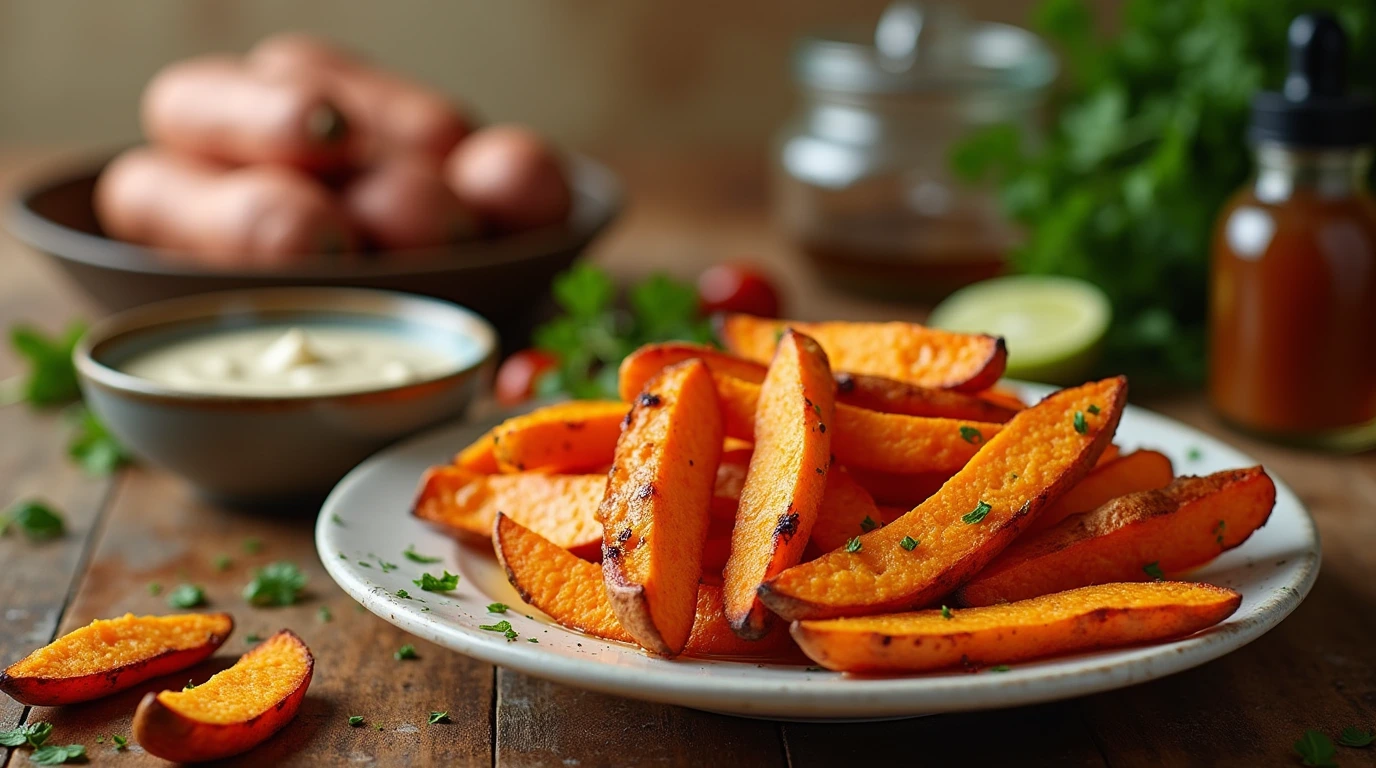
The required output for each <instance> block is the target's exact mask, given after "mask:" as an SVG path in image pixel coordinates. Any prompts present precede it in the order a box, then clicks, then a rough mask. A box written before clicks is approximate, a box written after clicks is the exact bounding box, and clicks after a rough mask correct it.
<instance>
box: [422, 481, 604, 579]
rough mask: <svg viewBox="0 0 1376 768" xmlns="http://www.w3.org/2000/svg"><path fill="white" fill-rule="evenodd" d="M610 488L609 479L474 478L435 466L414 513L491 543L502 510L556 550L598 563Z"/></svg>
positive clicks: (461, 535)
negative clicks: (600, 515) (601, 513)
mask: <svg viewBox="0 0 1376 768" xmlns="http://www.w3.org/2000/svg"><path fill="white" fill-rule="evenodd" d="M606 488H607V478H606V476H605V475H553V474H545V473H543V472H527V473H523V474H519V475H475V474H473V473H470V472H467V471H465V470H462V469H459V468H458V467H454V466H443V467H431V468H430V469H429V470H427V471H426V473H425V476H424V477H422V478H421V482H420V491H419V492H418V493H417V494H416V500H415V503H414V504H413V505H412V507H411V514H413V515H415V516H416V517H418V518H420V519H421V520H425V521H426V522H428V523H432V524H434V525H436V526H438V527H439V528H440V529H441V530H443V531H445V532H446V533H449V534H451V535H454V536H456V537H458V538H461V539H464V540H467V541H473V542H477V541H482V542H487V541H490V540H491V536H492V521H494V520H496V519H497V513H498V512H499V511H500V512H502V513H504V514H506V515H507V516H509V517H511V518H512V519H513V520H515V521H516V522H518V523H520V524H521V525H524V526H526V527H527V528H530V529H533V530H534V531H536V532H537V533H539V534H540V535H541V536H543V537H545V538H547V539H549V540H550V541H552V542H554V544H555V545H556V546H560V547H563V548H564V549H567V550H569V551H571V552H573V553H574V554H576V555H578V556H579V557H583V558H587V559H590V560H595V559H597V556H598V554H599V552H600V550H601V548H602V524H601V523H600V522H598V520H597V507H598V505H599V504H601V503H602V494H603V492H604V491H605V490H606Z"/></svg>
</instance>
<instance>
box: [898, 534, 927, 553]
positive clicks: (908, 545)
mask: <svg viewBox="0 0 1376 768" xmlns="http://www.w3.org/2000/svg"><path fill="white" fill-rule="evenodd" d="M921 543H922V542H920V541H918V540H917V539H914V538H913V537H911V536H904V537H903V540H902V541H900V542H898V546H900V547H902V548H904V549H906V550H908V551H909V552H911V551H913V550H914V549H917V545H918V544H921Z"/></svg>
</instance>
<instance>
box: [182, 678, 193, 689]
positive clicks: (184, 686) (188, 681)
mask: <svg viewBox="0 0 1376 768" xmlns="http://www.w3.org/2000/svg"><path fill="white" fill-rule="evenodd" d="M195 688H196V681H194V680H187V681H186V685H183V686H182V690H183V691H190V690H194V689H195Z"/></svg>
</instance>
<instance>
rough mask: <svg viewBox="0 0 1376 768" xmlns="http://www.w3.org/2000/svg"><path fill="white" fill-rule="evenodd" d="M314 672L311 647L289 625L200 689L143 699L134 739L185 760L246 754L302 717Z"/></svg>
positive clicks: (165, 755)
mask: <svg viewBox="0 0 1376 768" xmlns="http://www.w3.org/2000/svg"><path fill="white" fill-rule="evenodd" d="M314 670H315V658H314V657H313V656H311V652H310V649H309V648H307V647H306V644H305V643H304V642H302V641H301V638H299V637H297V636H296V633H294V632H292V631H291V630H289V629H284V630H282V631H280V632H278V633H277V634H275V635H273V636H272V637H269V638H268V639H266V640H264V641H263V642H261V643H259V644H258V645H257V646H256V647H254V648H253V650H251V651H249V652H248V653H246V654H244V655H243V656H240V657H239V660H238V661H236V662H235V663H234V666H232V667H230V668H228V669H226V670H223V671H221V672H218V673H216V674H215V675H213V676H211V678H210V679H209V680H207V681H205V682H204V683H201V684H200V685H198V686H196V687H195V688H192V689H189V690H184V691H163V692H161V693H151V692H150V693H149V694H148V695H147V696H145V697H143V701H141V702H139V708H138V710H137V711H135V712H134V729H133V730H134V739H135V740H136V741H138V743H139V746H141V747H143V748H144V750H145V751H147V752H148V753H149V754H152V755H154V756H156V757H161V758H162V759H164V760H171V761H174V762H179V763H198V762H202V761H205V760H218V759H220V758H223V757H229V756H231V755H237V754H239V753H241V752H246V751H248V750H250V749H252V748H253V747H256V746H258V745H259V744H261V743H263V742H264V741H266V740H267V739H268V738H269V737H270V736H272V735H273V734H274V733H276V732H277V731H279V730H281V728H282V727H283V726H285V725H286V724H287V723H289V722H291V719H292V718H293V717H296V711H297V710H298V709H300V708H301V702H302V700H303V699H305V698H306V689H307V688H308V687H310V684H311V673H312V672H313V671H314Z"/></svg>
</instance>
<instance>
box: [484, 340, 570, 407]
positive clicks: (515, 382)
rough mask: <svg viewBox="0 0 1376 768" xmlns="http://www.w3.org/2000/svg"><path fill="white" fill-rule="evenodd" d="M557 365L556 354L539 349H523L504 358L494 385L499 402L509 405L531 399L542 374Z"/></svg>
mask: <svg viewBox="0 0 1376 768" xmlns="http://www.w3.org/2000/svg"><path fill="white" fill-rule="evenodd" d="M557 365H559V361H558V360H557V359H556V358H555V357H554V355H551V354H550V353H548V352H542V351H540V350H538V349H523V350H521V351H520V352H517V353H516V354H514V355H512V356H511V357H508V358H507V359H506V360H503V361H502V366H501V367H500V368H498V369H497V381H496V385H495V387H494V389H495V393H496V395H497V402H499V403H501V404H502V405H505V406H508V407H509V406H513V405H520V404H521V403H523V402H525V401H526V400H529V399H530V396H531V395H533V394H534V393H535V383H536V382H537V381H538V380H539V379H540V375H541V374H543V373H544V372H545V371H548V370H552V369H553V368H554V367H555V366H557Z"/></svg>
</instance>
